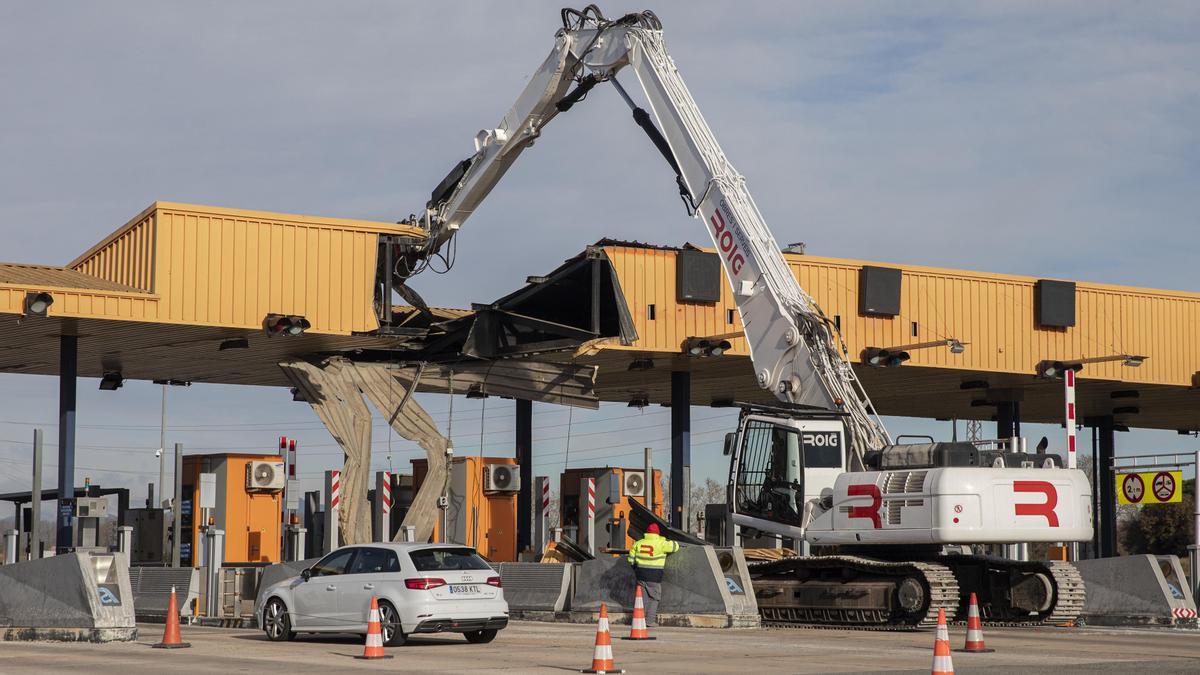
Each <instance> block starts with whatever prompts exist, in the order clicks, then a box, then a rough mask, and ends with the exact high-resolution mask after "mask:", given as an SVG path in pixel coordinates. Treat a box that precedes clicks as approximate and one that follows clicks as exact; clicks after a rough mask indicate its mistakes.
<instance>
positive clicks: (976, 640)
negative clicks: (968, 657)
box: [958, 593, 996, 654]
mask: <svg viewBox="0 0 1200 675" xmlns="http://www.w3.org/2000/svg"><path fill="white" fill-rule="evenodd" d="M958 651H960V652H971V653H975V654H983V653H986V652H994V651H996V650H995V649H988V648H987V645H985V644H984V643H983V622H982V621H980V619H979V602H978V601H977V600H976V599H975V594H974V593H972V594H971V605H970V607H969V608H968V609H967V644H966V645H964V646H963V648H962V649H960V650H958Z"/></svg>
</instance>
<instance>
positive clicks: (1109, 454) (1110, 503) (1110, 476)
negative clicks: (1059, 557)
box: [1096, 416, 1117, 558]
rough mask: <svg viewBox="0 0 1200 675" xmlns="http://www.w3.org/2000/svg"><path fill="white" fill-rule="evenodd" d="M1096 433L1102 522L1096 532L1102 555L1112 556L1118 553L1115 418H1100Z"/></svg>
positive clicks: (1097, 525)
mask: <svg viewBox="0 0 1200 675" xmlns="http://www.w3.org/2000/svg"><path fill="white" fill-rule="evenodd" d="M1096 433H1097V435H1098V436H1099V456H1098V457H1097V458H1096V465H1097V466H1098V467H1099V468H1100V485H1099V486H1098V487H1099V490H1098V492H1099V493H1100V522H1098V523H1097V524H1096V534H1097V537H1098V538H1099V540H1100V541H1099V544H1100V557H1101V558H1111V557H1113V556H1115V555H1116V554H1117V541H1116V538H1117V483H1116V480H1117V479H1116V475H1115V474H1114V473H1113V459H1114V458H1115V457H1116V447H1117V443H1116V430H1115V429H1114V428H1113V418H1112V417H1111V416H1106V417H1100V418H1098V419H1097V420H1096Z"/></svg>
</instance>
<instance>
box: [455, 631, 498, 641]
mask: <svg viewBox="0 0 1200 675" xmlns="http://www.w3.org/2000/svg"><path fill="white" fill-rule="evenodd" d="M496 633H497V631H496V630H494V629H493V630H469V631H467V632H465V633H463V635H465V636H466V638H467V642H470V643H471V644H473V645H483V644H487V643H489V642H491V641H492V640H495V639H496Z"/></svg>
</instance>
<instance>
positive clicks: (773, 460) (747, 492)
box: [736, 419, 804, 526]
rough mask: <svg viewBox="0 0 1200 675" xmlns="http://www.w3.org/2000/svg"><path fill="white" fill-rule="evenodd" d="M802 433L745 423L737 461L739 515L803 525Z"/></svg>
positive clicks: (770, 425) (768, 423)
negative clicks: (801, 522)
mask: <svg viewBox="0 0 1200 675" xmlns="http://www.w3.org/2000/svg"><path fill="white" fill-rule="evenodd" d="M802 457H803V453H802V450H801V439H800V433H799V432H798V431H796V430H795V429H790V428H788V427H782V426H779V425H777V424H772V423H770V422H766V421H762V420H754V419H751V420H749V421H748V422H746V425H745V427H744V429H743V432H742V451H741V453H740V454H739V457H738V471H737V489H736V499H737V512H738V513H743V514H745V515H748V516H752V517H755V518H763V519H766V520H771V521H774V522H778V523H786V524H788V525H797V526H799V525H800V520H801V512H802V510H803V507H804V469H803V463H802Z"/></svg>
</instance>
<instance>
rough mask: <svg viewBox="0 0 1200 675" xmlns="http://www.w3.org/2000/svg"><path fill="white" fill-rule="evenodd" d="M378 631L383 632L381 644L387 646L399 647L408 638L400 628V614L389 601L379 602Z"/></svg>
mask: <svg viewBox="0 0 1200 675" xmlns="http://www.w3.org/2000/svg"><path fill="white" fill-rule="evenodd" d="M379 632H381V633H383V644H385V645H387V646H389V647H399V646H400V645H403V644H404V642H405V641H406V640H408V636H407V635H405V634H404V631H403V630H401V628H400V615H399V614H397V613H396V608H395V607H393V606H392V603H390V602H381V603H379Z"/></svg>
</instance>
